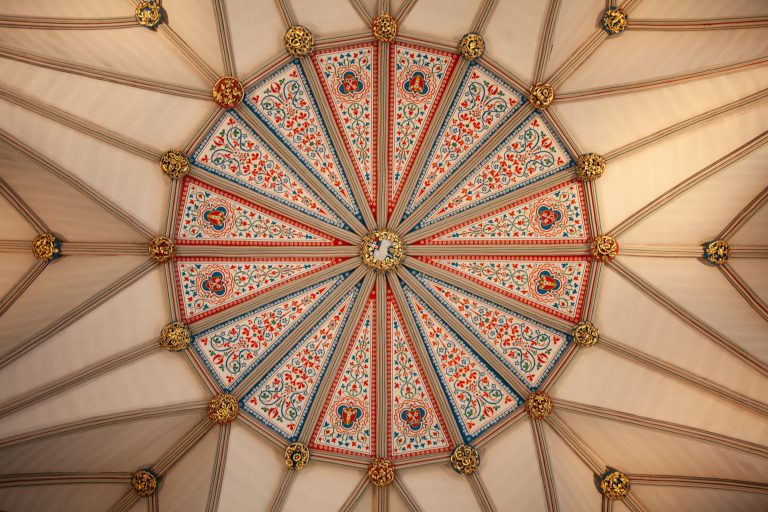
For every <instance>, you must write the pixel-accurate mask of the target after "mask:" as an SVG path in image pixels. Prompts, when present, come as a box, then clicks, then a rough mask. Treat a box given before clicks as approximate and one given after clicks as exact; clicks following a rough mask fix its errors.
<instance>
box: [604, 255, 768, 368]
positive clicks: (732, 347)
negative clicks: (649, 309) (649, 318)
mask: <svg viewBox="0 0 768 512" xmlns="http://www.w3.org/2000/svg"><path fill="white" fill-rule="evenodd" d="M608 268H610V269H613V270H616V272H617V273H618V274H619V275H620V276H622V277H623V278H625V279H626V280H627V281H629V282H630V283H632V284H633V285H635V286H636V287H637V288H638V289H639V290H641V291H642V292H644V293H645V294H646V295H648V296H649V297H651V298H652V299H653V300H654V301H656V302H657V303H659V304H661V305H662V306H664V307H665V308H666V309H667V310H669V311H670V312H671V313H672V314H674V315H676V316H677V317H678V318H680V319H681V320H683V321H684V322H686V323H687V324H688V325H690V326H691V327H693V328H694V329H696V330H697V331H699V332H700V333H702V334H704V335H705V336H706V337H707V338H709V339H710V340H712V341H713V342H714V343H715V344H717V345H719V346H721V347H722V348H723V349H725V350H727V351H728V352H730V353H731V354H732V355H733V356H735V357H737V358H738V359H741V360H742V361H744V362H745V363H747V364H748V365H750V366H751V367H753V368H754V369H755V370H756V371H758V372H759V373H760V374H762V375H763V376H768V367H766V365H765V363H763V362H762V361H761V360H760V359H758V358H757V357H755V356H753V355H752V354H750V353H749V352H747V351H746V350H744V349H743V348H741V347H740V346H738V345H737V344H736V343H734V342H733V341H731V340H730V339H728V338H726V337H725V336H724V335H722V334H721V333H719V332H718V331H716V330H715V329H714V328H713V327H712V326H710V325H708V324H706V323H705V322H704V321H702V320H700V319H699V318H697V317H696V316H694V315H693V314H691V313H690V312H689V311H688V310H686V309H685V308H683V307H682V306H681V305H680V304H678V303H677V302H675V301H674V300H672V299H671V298H670V297H669V296H667V295H665V294H664V293H662V292H661V291H659V290H657V289H656V288H655V287H654V286H653V285H652V284H650V283H649V282H648V281H646V280H645V279H643V278H642V277H640V276H639V275H637V274H636V273H635V272H633V271H632V270H630V269H629V268H627V267H626V266H624V264H623V263H621V262H620V261H619V259H614V260H612V261H611V263H610V264H609V265H608Z"/></svg>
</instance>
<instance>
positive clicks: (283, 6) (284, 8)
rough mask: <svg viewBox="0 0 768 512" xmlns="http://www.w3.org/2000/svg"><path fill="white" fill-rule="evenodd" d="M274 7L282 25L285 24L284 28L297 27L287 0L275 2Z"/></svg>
mask: <svg viewBox="0 0 768 512" xmlns="http://www.w3.org/2000/svg"><path fill="white" fill-rule="evenodd" d="M275 5H276V6H277V10H278V12H279V13H280V17H281V18H282V19H283V23H285V28H289V27H293V26H294V25H298V22H297V21H296V16H295V15H294V14H293V9H292V8H291V5H290V3H289V2H288V0H275Z"/></svg>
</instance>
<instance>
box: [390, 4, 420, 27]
mask: <svg viewBox="0 0 768 512" xmlns="http://www.w3.org/2000/svg"><path fill="white" fill-rule="evenodd" d="M416 1H417V0H403V3H401V4H400V7H399V8H398V10H397V12H396V13H395V20H396V21H397V23H398V25H399V24H400V23H402V22H403V19H405V17H406V16H408V14H409V13H410V12H411V10H413V8H414V6H415V5H416Z"/></svg>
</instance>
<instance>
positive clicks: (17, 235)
mask: <svg viewBox="0 0 768 512" xmlns="http://www.w3.org/2000/svg"><path fill="white" fill-rule="evenodd" d="M37 235H38V233H37V232H36V231H35V229H34V228H33V227H32V225H31V224H30V223H29V222H27V220H26V219H25V218H24V217H22V215H21V214H20V213H19V212H18V211H17V210H16V208H14V207H13V206H12V205H11V203H9V202H8V201H7V200H6V199H5V198H4V197H0V237H1V239H2V240H24V241H29V243H30V244H31V243H32V240H34V238H35V237H36V236H37ZM30 247H32V246H31V245H30ZM31 254H32V253H31V252H30V255H31Z"/></svg>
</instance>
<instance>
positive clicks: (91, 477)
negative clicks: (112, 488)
mask: <svg viewBox="0 0 768 512" xmlns="http://www.w3.org/2000/svg"><path fill="white" fill-rule="evenodd" d="M130 481H131V473H107V472H104V473H87V472H72V473H70V472H66V473H19V474H10V475H0V489H6V488H8V487H27V486H30V485H33V486H38V485H62V484H127V483H129V482H130Z"/></svg>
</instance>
